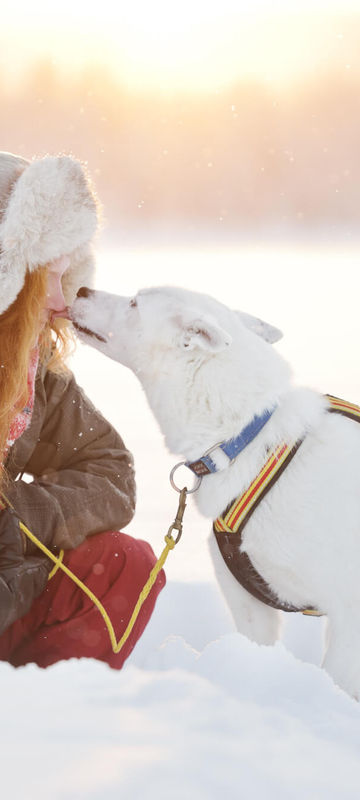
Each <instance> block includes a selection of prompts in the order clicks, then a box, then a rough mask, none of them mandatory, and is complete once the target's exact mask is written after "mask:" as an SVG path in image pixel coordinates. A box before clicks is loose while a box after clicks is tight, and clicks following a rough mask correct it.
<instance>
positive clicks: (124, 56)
mask: <svg viewBox="0 0 360 800" xmlns="http://www.w3.org/2000/svg"><path fill="white" fill-rule="evenodd" d="M356 6H357V7H358V3H357V4H355V0H354V1H353V0H343V2H342V3H341V4H340V0H338V2H336V1H335V0H327V2H326V3H325V0H324V2H323V0H312V2H310V0H302V2H301V3H300V2H285V0H273V2H272V3H271V4H270V3H269V1H268V0H251V2H249V0H223V2H220V1H219V0H216V2H215V0H182V2H181V4H179V3H171V2H169V0H152V2H151V3H150V2H147V0H132V2H121V1H120V2H118V3H117V4H114V3H112V2H110V0H103V2H102V3H101V4H95V3H92V4H91V3H90V4H89V3H85V2H78V3H73V2H70V0H63V2H62V3H61V5H59V6H58V7H57V8H55V7H54V5H53V4H52V3H50V4H49V3H48V2H45V0H37V1H36V0H35V2H34V4H32V5H31V7H30V6H29V4H28V3H27V2H16V1H15V3H13V4H10V2H5V8H3V6H2V31H1V32H0V59H1V62H2V68H3V72H4V70H5V74H8V75H9V74H10V72H11V70H14V69H16V66H15V65H14V58H13V54H14V52H16V54H17V58H16V65H17V66H18V67H20V68H21V67H22V66H23V65H24V64H26V62H27V61H29V60H34V59H36V58H37V59H40V58H50V59H52V61H53V62H54V64H55V65H56V66H57V67H60V68H62V69H65V70H67V71H69V70H71V69H73V68H74V67H75V68H79V67H82V66H84V65H85V64H88V63H92V64H101V65H104V66H105V67H107V68H109V69H110V70H111V71H112V72H113V73H115V74H116V76H117V77H118V78H119V79H120V80H121V81H122V83H123V84H125V85H128V86H129V88H133V89H134V88H135V89H143V88H149V87H150V88H151V87H152V88H154V87H155V88H157V89H161V90H169V89H183V90H187V91H191V90H195V91H198V90H202V91H203V90H214V89H216V88H217V87H220V86H222V85H224V84H226V83H230V82H232V81H234V80H241V79H243V80H248V79H255V80H262V81H264V80H265V81H270V82H275V83H279V84H286V83H287V82H289V81H291V80H293V79H294V78H297V77H299V76H301V75H302V74H305V75H306V74H308V73H309V71H311V70H313V71H314V70H315V71H316V70H319V69H321V66H322V65H324V64H326V62H327V59H328V57H329V54H330V55H331V58H333V59H335V60H336V59H337V60H338V61H339V63H340V66H341V65H342V64H343V68H344V69H345V68H347V69H348V68H349V64H350V67H351V63H350V62H351V60H352V54H353V50H354V45H353V44H352V43H351V42H349V41H347V40H346V37H345V41H344V37H343V34H342V30H341V24H340V25H339V23H338V14H339V12H340V9H342V12H343V13H345V12H346V11H347V12H348V13H350V12H351V11H352V12H354V9H355V8H356ZM357 10H359V9H358V8H357ZM19 19H20V20H21V24H20V25H19ZM355 49H356V48H355ZM357 58H358V56H357Z"/></svg>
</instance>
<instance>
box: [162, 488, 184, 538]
mask: <svg viewBox="0 0 360 800" xmlns="http://www.w3.org/2000/svg"><path fill="white" fill-rule="evenodd" d="M187 493H188V492H187V488H186V486H185V488H184V489H181V491H180V497H179V505H178V510H177V512H176V517H175V519H174V522H173V524H172V525H170V528H169V530H168V532H167V537H170V538H171V539H172V536H171V534H172V531H173V530H176V531H177V532H178V534H177V537H176V539H172V540H173V542H174V544H177V543H178V541H179V540H180V539H181V535H182V521H183V516H184V511H185V506H186V495H187ZM167 537H165V539H166V538H167Z"/></svg>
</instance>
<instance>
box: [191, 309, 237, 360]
mask: <svg viewBox="0 0 360 800" xmlns="http://www.w3.org/2000/svg"><path fill="white" fill-rule="evenodd" d="M181 327H182V332H181V337H180V343H181V346H182V347H183V348H184V349H186V350H195V348H200V349H201V350H207V351H209V352H212V353H220V352H221V351H222V350H225V349H226V347H229V345H231V342H232V337H231V336H230V334H229V333H227V332H226V331H224V329H223V328H221V327H220V325H218V324H217V322H216V321H215V320H213V319H210V318H209V317H206V316H204V317H200V316H196V317H192V318H191V319H189V318H187V319H186V320H184V319H183V320H182V323H181Z"/></svg>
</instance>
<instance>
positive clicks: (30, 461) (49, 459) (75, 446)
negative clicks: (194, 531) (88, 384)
mask: <svg viewBox="0 0 360 800" xmlns="http://www.w3.org/2000/svg"><path fill="white" fill-rule="evenodd" d="M6 468H7V471H8V474H9V475H10V478H11V483H10V485H8V486H7V492H6V494H7V496H8V498H9V500H10V501H11V503H12V504H13V506H14V508H15V509H16V511H17V512H18V514H19V516H20V517H21V519H22V520H23V521H24V523H25V524H26V525H27V527H28V528H29V529H30V530H31V531H32V532H33V533H34V534H35V535H36V536H37V537H38V538H39V539H41V541H42V542H44V543H45V544H46V545H47V546H48V547H50V549H55V550H56V549H60V548H64V549H73V548H75V547H77V546H78V545H79V544H80V543H81V542H82V541H83V540H84V539H85V538H86V537H87V536H90V535H91V534H94V533H99V532H100V531H106V530H119V529H120V528H123V527H124V526H125V525H127V523H128V522H130V520H131V518H132V516H133V514H134V509H135V481H134V470H133V459H132V456H131V454H130V453H129V451H128V450H127V449H126V447H125V445H124V442H123V441H122V439H121V438H120V436H119V435H118V434H117V433H116V431H115V430H114V428H113V427H112V426H111V425H110V424H109V422H107V421H106V420H105V419H104V417H103V416H102V415H101V414H100V412H99V411H97V410H96V409H95V407H94V406H93V404H92V403H91V402H90V400H88V398H87V397H86V396H85V394H84V392H83V391H82V389H81V388H80V387H79V386H78V385H77V384H76V382H75V379H74V377H73V375H72V374H71V373H69V374H68V375H66V376H59V375H55V374H54V373H52V372H49V371H46V368H45V367H44V366H43V367H40V368H39V370H38V373H37V376H36V381H35V402H34V409H33V414H32V419H31V423H30V426H29V428H28V429H27V430H26V431H25V433H23V435H22V436H21V437H20V439H18V440H17V441H16V442H15V444H14V446H13V447H12V449H11V451H10V454H9V457H8V460H7V463H6ZM22 473H26V474H28V475H30V476H32V477H33V480H32V481H31V483H29V482H26V481H25V480H22V479H21V478H20V479H19V480H15V478H18V476H19V475H21V474H22ZM34 547H35V546H34V545H31V544H30V545H28V549H27V552H28V553H29V552H31V553H33V554H35V550H34ZM36 554H38V552H37V553H36Z"/></svg>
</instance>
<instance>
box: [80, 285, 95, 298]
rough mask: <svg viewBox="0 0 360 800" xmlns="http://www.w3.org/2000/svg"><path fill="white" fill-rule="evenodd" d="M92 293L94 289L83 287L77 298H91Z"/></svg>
mask: <svg viewBox="0 0 360 800" xmlns="http://www.w3.org/2000/svg"><path fill="white" fill-rule="evenodd" d="M92 293H93V290H92V289H88V287H87V286H81V287H80V289H79V291H78V293H77V295H76V296H77V297H89V296H90V295H91V294H92Z"/></svg>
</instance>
